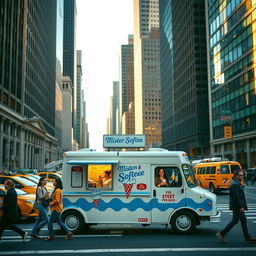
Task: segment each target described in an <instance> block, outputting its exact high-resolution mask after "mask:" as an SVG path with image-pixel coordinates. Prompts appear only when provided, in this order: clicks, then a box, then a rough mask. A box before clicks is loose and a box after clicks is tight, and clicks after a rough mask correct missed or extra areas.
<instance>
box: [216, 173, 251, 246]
mask: <svg viewBox="0 0 256 256" xmlns="http://www.w3.org/2000/svg"><path fill="white" fill-rule="evenodd" d="M243 176H244V175H243V171H242V170H238V171H235V172H234V178H233V181H232V183H231V186H230V193H229V208H230V210H232V211H233V218H232V220H231V221H230V222H229V223H228V225H227V226H226V227H225V228H224V229H223V230H222V231H220V232H218V233H216V236H217V237H218V238H219V240H220V241H221V242H222V243H225V242H226V241H225V239H224V237H225V235H226V234H227V233H228V232H229V231H230V230H231V229H232V228H233V227H234V226H235V225H236V224H237V223H238V222H239V220H240V222H241V226H242V230H243V233H244V238H245V241H246V242H252V241H256V237H251V236H250V234H249V233H248V228H247V219H246V215H245V211H246V210H247V203H246V198H245V194H244V190H243V187H242V185H241V182H242V181H243Z"/></svg>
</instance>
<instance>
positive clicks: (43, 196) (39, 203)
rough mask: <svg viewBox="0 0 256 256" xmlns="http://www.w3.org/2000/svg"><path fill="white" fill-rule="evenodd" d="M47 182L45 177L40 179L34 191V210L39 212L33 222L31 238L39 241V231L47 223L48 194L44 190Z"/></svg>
mask: <svg viewBox="0 0 256 256" xmlns="http://www.w3.org/2000/svg"><path fill="white" fill-rule="evenodd" d="M46 183H47V180H46V178H45V177H41V178H40V179H39V181H38V184H37V189H36V200H35V208H36V209H38V210H39V216H38V218H37V221H36V222H35V224H34V226H33V229H32V232H31V235H30V236H31V237H32V238H37V239H39V238H40V237H39V231H40V229H41V228H42V227H43V226H44V225H46V224H47V223H48V205H49V204H47V202H48V200H49V192H48V191H47V189H46V188H45V185H46Z"/></svg>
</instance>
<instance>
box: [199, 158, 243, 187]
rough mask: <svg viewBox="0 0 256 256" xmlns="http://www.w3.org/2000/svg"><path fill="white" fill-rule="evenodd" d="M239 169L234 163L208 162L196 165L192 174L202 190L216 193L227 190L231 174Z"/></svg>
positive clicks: (237, 164) (238, 165)
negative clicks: (205, 189)
mask: <svg viewBox="0 0 256 256" xmlns="http://www.w3.org/2000/svg"><path fill="white" fill-rule="evenodd" d="M241 169H242V168H241V165H240V164H239V163H238V162H235V161H220V162H208V163H199V164H196V165H195V166H194V173H195V176H196V179H197V181H198V183H199V185H200V186H201V187H202V188H207V189H209V190H210V191H211V192H216V191H220V190H228V189H229V186H230V184H231V181H232V178H233V173H234V172H235V171H236V170H241Z"/></svg>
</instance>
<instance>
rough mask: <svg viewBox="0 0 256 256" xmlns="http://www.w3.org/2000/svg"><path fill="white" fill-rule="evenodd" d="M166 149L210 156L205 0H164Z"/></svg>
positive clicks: (164, 135) (163, 107)
mask: <svg viewBox="0 0 256 256" xmlns="http://www.w3.org/2000/svg"><path fill="white" fill-rule="evenodd" d="M160 17H161V20H160V30H161V43H160V46H161V86H162V129H163V143H162V145H163V147H164V148H167V149H170V150H183V151H185V152H187V153H189V154H190V156H195V157H199V156H208V155H209V113H208V108H207V107H208V86H207V65H206V63H207V55H206V52H207V51H206V29H205V7H204V0H184V1H179V0H173V1H167V0H163V1H160Z"/></svg>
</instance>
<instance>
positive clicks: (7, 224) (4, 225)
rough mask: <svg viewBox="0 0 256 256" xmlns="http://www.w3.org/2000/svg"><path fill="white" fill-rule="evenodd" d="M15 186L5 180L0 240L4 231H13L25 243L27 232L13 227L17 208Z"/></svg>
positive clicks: (10, 181)
mask: <svg viewBox="0 0 256 256" xmlns="http://www.w3.org/2000/svg"><path fill="white" fill-rule="evenodd" d="M14 186H15V184H14V183H13V181H12V180H6V181H5V183H4V187H5V189H6V191H7V192H6V195H5V197H4V200H3V206H2V210H3V215H2V220H1V222H0V240H1V237H2V234H3V231H4V230H5V229H9V230H13V231H15V232H17V233H19V234H20V235H21V238H22V240H23V242H25V241H26V238H27V235H28V233H27V232H24V231H23V230H21V229H20V228H18V227H16V226H15V225H13V223H14V222H15V221H16V220H17V217H18V207H17V193H16V191H15V189H14Z"/></svg>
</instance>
